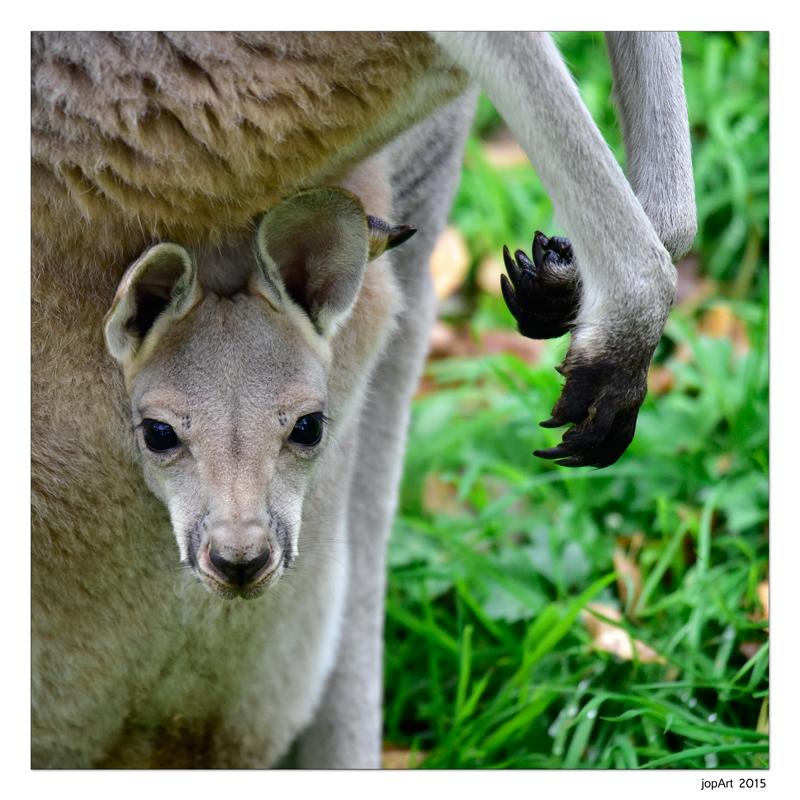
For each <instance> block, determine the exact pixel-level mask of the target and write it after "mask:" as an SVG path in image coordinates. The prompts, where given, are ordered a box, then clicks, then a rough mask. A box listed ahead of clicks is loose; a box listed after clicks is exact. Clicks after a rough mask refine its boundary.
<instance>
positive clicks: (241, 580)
mask: <svg viewBox="0 0 800 800" xmlns="http://www.w3.org/2000/svg"><path fill="white" fill-rule="evenodd" d="M269 552H270V551H269V547H267V548H266V550H264V551H263V552H262V553H259V554H258V555H257V556H256V557H255V558H254V559H252V561H244V562H242V561H239V562H236V561H228V559H227V558H223V557H222V556H221V555H220V554H219V553H218V552H216V550H209V553H208V557H209V558H210V559H211V563H212V564H213V565H214V566H215V567H216V568H217V569H218V570H219V571H220V572H221V573H222V574H223V575H224V576H225V577H226V578H227V579H228V580H229V581H230V582H231V583H233V584H235V585H236V586H245V585H247V584H248V583H250V581H251V580H252V579H253V578H254V577H255V576H256V575H257V574H258V573H259V571H260V570H261V568H262V567H263V566H264V565H265V564H266V563H267V561H269Z"/></svg>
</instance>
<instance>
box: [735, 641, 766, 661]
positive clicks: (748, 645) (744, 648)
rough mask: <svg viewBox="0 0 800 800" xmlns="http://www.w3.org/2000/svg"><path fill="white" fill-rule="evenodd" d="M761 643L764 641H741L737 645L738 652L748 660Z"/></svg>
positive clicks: (759, 647)
mask: <svg viewBox="0 0 800 800" xmlns="http://www.w3.org/2000/svg"><path fill="white" fill-rule="evenodd" d="M763 644H764V642H742V643H741V644H740V645H739V652H740V653H741V654H742V655H743V656H744V657H745V658H746V659H748V661H749V660H750V659H751V658H752V657H753V656H754V655H755V654H756V653H757V652H758V651H759V650H760V649H761V646H762V645H763Z"/></svg>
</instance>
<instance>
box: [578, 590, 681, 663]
mask: <svg viewBox="0 0 800 800" xmlns="http://www.w3.org/2000/svg"><path fill="white" fill-rule="evenodd" d="M587 609H592V610H593V611H596V612H597V613H598V614H602V615H603V616H604V617H608V618H609V619H612V620H616V621H620V620H622V614H621V613H620V612H619V610H617V609H616V608H614V606H609V605H605V604H603V603H589V605H588V606H587ZM581 617H582V619H583V624H584V625H585V626H586V630H587V631H589V634H590V635H591V637H592V642H593V644H594V646H595V647H596V648H597V649H598V650H603V651H604V652H606V653H611V654H612V655H615V656H617V657H618V658H621V659H623V660H625V661H633V660H634V653H633V647H634V644H635V645H636V652H637V654H638V656H639V661H640V662H641V663H642V664H652V663H655V662H657V663H659V664H666V663H667V660H666V659H665V658H664V657H663V656H660V655H659V654H658V653H656V651H655V650H653V649H652V648H651V647H648V646H647V645H646V644H644V642H640V641H639V640H638V639H635V640H633V639H631V637H630V636H629V635H628V633H627V631H624V630H622V628H618V627H617V626H616V625H612V624H611V623H609V622H606V621H605V620H602V619H598V618H597V617H595V616H594V614H591V613H590V612H589V611H588V610H584V611H581Z"/></svg>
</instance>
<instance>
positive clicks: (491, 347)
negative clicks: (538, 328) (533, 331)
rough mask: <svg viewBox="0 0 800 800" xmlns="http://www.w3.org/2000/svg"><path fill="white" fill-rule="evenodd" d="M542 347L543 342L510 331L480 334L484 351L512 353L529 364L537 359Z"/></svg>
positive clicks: (543, 346) (543, 345)
mask: <svg viewBox="0 0 800 800" xmlns="http://www.w3.org/2000/svg"><path fill="white" fill-rule="evenodd" d="M544 348H545V344H544V342H541V341H539V340H538V339H528V338H527V336H523V335H522V334H521V333H513V332H511V331H487V332H486V333H484V334H483V335H482V336H481V350H482V351H483V352H484V353H514V354H515V355H518V356H519V357H520V358H521V359H522V360H523V361H527V362H528V363H529V364H535V363H536V362H537V361H538V360H539V357H540V356H541V354H542V351H543V350H544Z"/></svg>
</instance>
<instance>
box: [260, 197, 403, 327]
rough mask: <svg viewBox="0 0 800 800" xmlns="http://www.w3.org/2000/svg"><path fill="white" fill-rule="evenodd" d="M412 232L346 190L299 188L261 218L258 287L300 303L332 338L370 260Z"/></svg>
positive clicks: (275, 299)
mask: <svg viewBox="0 0 800 800" xmlns="http://www.w3.org/2000/svg"><path fill="white" fill-rule="evenodd" d="M381 226H382V227H381ZM376 230H377V233H374V231H376ZM409 230H410V228H409V227H404V228H402V229H401V228H390V227H389V226H388V225H387V224H386V223H384V222H381V221H380V220H378V219H376V218H375V217H367V215H366V213H365V212H364V207H363V206H362V205H361V202H360V201H359V199H358V198H357V197H356V196H355V195H353V194H351V193H350V192H347V191H345V190H344V189H332V188H331V189H313V190H309V191H305V192H301V193H300V194H297V195H295V196H294V197H290V198H288V199H287V200H284V201H282V202H281V203H279V204H278V205H277V206H275V207H274V208H272V209H270V211H268V212H267V213H266V214H264V215H263V216H262V217H261V219H260V220H259V222H258V226H257V228H256V234H255V253H256V261H257V263H258V267H259V269H258V274H256V275H255V276H254V277H255V286H254V288H255V289H256V290H257V291H259V292H260V293H261V294H263V295H264V296H265V297H266V298H267V299H268V300H270V302H272V303H274V304H275V305H276V306H278V307H285V304H286V303H287V302H293V303H295V304H297V305H298V306H299V307H300V308H301V309H302V310H303V311H304V312H305V313H306V314H307V316H308V317H309V319H310V320H311V322H312V324H313V325H314V327H315V328H316V330H317V331H318V332H319V333H320V335H322V336H328V335H330V333H331V332H332V331H333V329H334V327H335V323H336V321H337V320H338V319H340V318H341V317H342V316H343V315H345V314H347V312H348V311H349V310H350V308H351V307H352V305H353V303H354V301H355V299H356V296H357V295H358V291H359V289H360V288H361V281H362V280H363V278H364V270H365V268H366V265H367V261H368V260H371V259H372V258H377V256H378V255H380V254H381V253H382V252H384V251H385V250H387V249H389V247H392V246H395V245H396V244H399V243H400V241H401V240H402V241H405V239H407V238H408V237H409V236H410V235H411V233H413V230H412V231H411V233H409V232H408V231H409Z"/></svg>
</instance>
